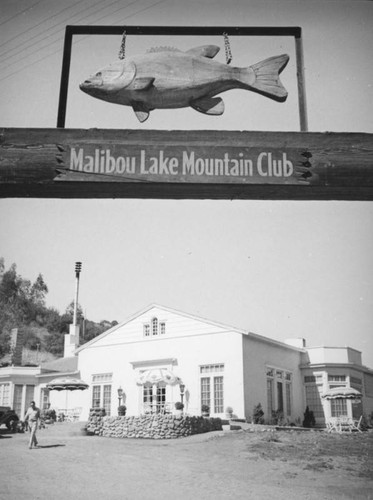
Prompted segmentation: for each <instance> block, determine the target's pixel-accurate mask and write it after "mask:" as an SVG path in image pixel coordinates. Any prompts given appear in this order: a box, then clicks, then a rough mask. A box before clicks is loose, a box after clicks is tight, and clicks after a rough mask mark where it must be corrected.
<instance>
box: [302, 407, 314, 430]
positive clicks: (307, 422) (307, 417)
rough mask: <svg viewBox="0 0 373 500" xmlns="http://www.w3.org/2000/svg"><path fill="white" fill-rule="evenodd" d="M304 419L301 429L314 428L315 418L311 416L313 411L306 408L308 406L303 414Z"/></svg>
mask: <svg viewBox="0 0 373 500" xmlns="http://www.w3.org/2000/svg"><path fill="white" fill-rule="evenodd" d="M303 415H304V419H303V424H302V425H303V427H307V428H310V427H315V423H316V420H315V416H314V414H313V411H312V410H310V409H309V408H308V406H307V407H306V411H305V412H304V414H303Z"/></svg>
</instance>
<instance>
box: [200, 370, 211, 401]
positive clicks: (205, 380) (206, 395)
mask: <svg viewBox="0 0 373 500" xmlns="http://www.w3.org/2000/svg"><path fill="white" fill-rule="evenodd" d="M210 400H211V392H210V377H202V378H201V406H202V405H207V406H208V407H210V404H211V401H210Z"/></svg>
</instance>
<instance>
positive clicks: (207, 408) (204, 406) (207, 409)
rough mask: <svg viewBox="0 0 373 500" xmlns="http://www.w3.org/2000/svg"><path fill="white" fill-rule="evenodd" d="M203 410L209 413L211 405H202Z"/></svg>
mask: <svg viewBox="0 0 373 500" xmlns="http://www.w3.org/2000/svg"><path fill="white" fill-rule="evenodd" d="M201 411H202V412H203V413H209V412H210V407H209V405H202V406H201Z"/></svg>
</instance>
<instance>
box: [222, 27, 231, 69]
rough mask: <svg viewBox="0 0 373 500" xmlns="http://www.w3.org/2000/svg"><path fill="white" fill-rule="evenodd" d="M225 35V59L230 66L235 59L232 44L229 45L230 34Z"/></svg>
mask: <svg viewBox="0 0 373 500" xmlns="http://www.w3.org/2000/svg"><path fill="white" fill-rule="evenodd" d="M223 35H224V47H225V59H226V62H227V64H230V62H231V61H232V59H233V56H232V51H231V44H230V43H229V38H228V33H223Z"/></svg>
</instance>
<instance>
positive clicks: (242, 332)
mask: <svg viewBox="0 0 373 500" xmlns="http://www.w3.org/2000/svg"><path fill="white" fill-rule="evenodd" d="M155 308H156V309H162V310H163V311H165V312H170V313H173V314H177V315H179V316H183V317H185V318H189V319H192V320H195V321H202V322H203V323H205V324H208V325H211V326H213V327H217V328H222V329H224V330H225V331H229V332H232V333H237V334H240V335H246V336H249V337H251V338H253V339H256V340H259V341H261V342H266V343H270V344H275V345H278V346H281V347H286V348H287V349H289V350H295V351H304V349H300V348H298V347H293V346H291V345H288V344H285V343H284V342H279V341H277V340H273V339H270V338H268V337H263V336H262V335H257V334H256V333H251V332H249V331H247V330H243V329H241V328H236V327H233V326H230V325H226V324H224V323H219V322H216V321H212V320H209V319H206V318H202V317H200V316H196V315H194V314H189V313H186V312H183V311H179V310H177V309H173V308H171V307H166V306H162V305H159V304H155V303H154V304H150V305H148V306H147V307H145V308H144V309H142V310H140V311H138V312H137V313H135V314H133V315H132V316H130V317H129V318H127V319H126V320H124V321H123V322H122V323H118V324H117V325H115V326H113V327H112V328H110V329H109V330H106V331H105V332H103V333H101V335H98V336H97V337H95V338H94V339H92V340H90V341H89V342H87V343H86V344H83V345H82V346H80V347H79V348H78V349H76V351H75V353H79V352H80V351H82V350H83V349H85V348H87V347H90V346H91V345H93V344H95V343H96V342H97V341H99V340H101V339H103V338H104V337H106V336H107V335H110V334H111V333H113V332H115V331H116V330H118V329H119V328H122V327H123V326H125V325H126V324H128V323H129V322H131V321H133V320H134V319H136V318H137V317H139V316H142V315H143V314H145V313H146V312H148V311H150V310H151V309H155Z"/></svg>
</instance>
